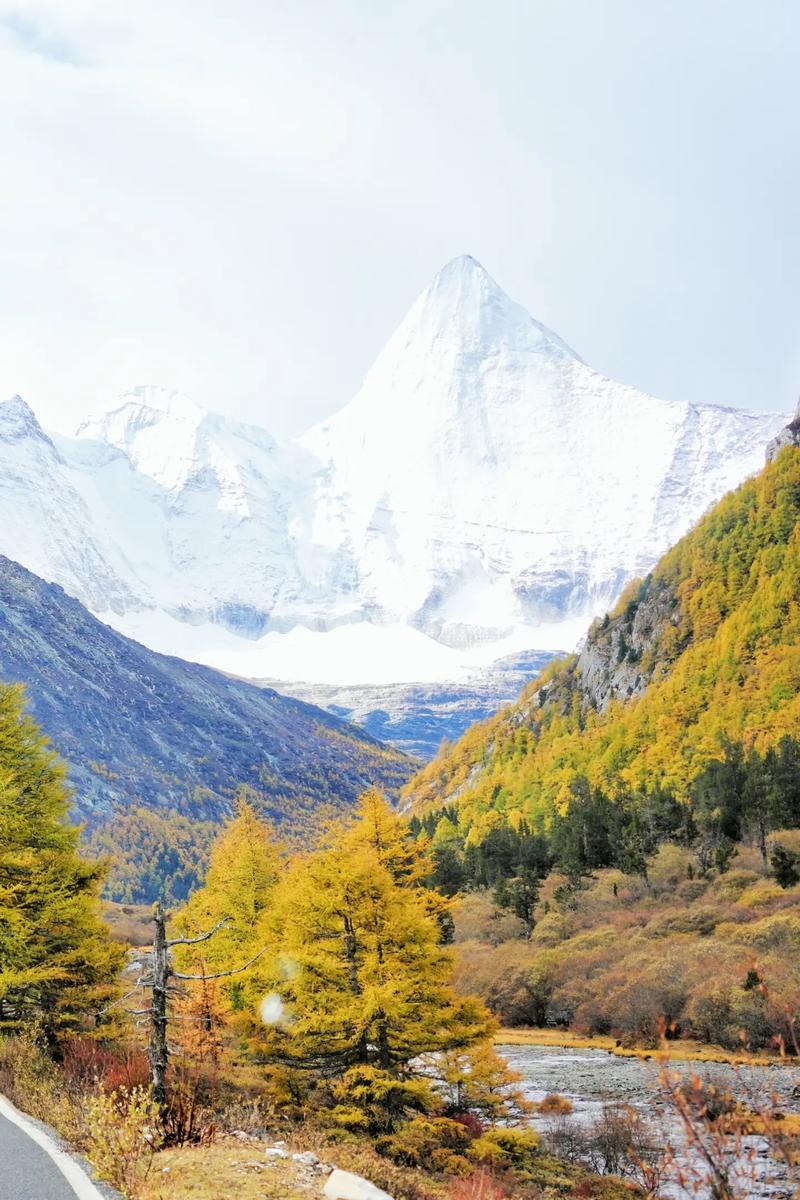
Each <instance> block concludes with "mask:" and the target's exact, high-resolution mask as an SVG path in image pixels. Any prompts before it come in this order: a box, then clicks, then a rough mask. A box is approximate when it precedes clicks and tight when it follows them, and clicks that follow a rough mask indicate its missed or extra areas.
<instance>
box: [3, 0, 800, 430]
mask: <svg viewBox="0 0 800 1200" xmlns="http://www.w3.org/2000/svg"><path fill="white" fill-rule="evenodd" d="M798 63H800V3H798V2H797V0H748V2H747V3H740V2H739V0H546V2H544V0H517V2H515V0H491V2H489V0H482V2H480V3H477V2H473V0H461V2H459V3H454V2H445V0H398V2H395V0H319V2H315V0H286V2H277V0H225V3H220V2H219V0H17V2H16V3H8V2H7V0H0V114H2V115H0V265H1V266H2V287H0V398H5V396H7V395H10V394H12V393H14V392H20V393H21V394H23V395H24V396H25V398H26V399H27V400H28V401H29V403H31V405H32V406H33V407H34V409H35V410H36V411H37V413H38V414H39V416H40V418H41V419H42V421H43V422H44V423H45V424H46V425H48V426H49V427H51V428H56V429H61V430H64V431H71V430H72V429H73V428H74V426H75V424H76V423H77V420H78V418H79V417H80V416H81V415H83V413H84V412H86V411H87V410H92V409H95V408H97V407H101V406H108V405H110V404H111V402H112V401H113V398H114V396H115V395H116V394H117V393H119V392H121V391H123V390H125V389H127V388H128V387H131V386H133V385H135V384H137V383H162V384H165V385H167V386H171V387H177V388H182V389H183V390H185V391H187V392H188V393H189V394H190V395H192V396H193V397H194V398H195V399H197V400H198V401H200V402H201V403H202V404H205V405H207V406H208V407H210V408H215V409H218V410H220V411H223V412H227V413H230V414H233V415H235V416H237V417H240V418H242V419H245V420H250V421H255V422H257V423H259V424H262V425H265V426H267V427H268V428H270V429H272V430H274V431H275V432H278V433H293V432H297V431H299V430H301V429H302V428H304V427H305V426H307V425H308V424H310V423H311V422H313V421H314V420H317V419H318V418H320V417H322V416H324V415H326V414H328V413H330V412H332V411H333V410H335V409H336V408H338V407H339V406H340V405H342V404H343V403H345V402H346V401H347V400H349V399H350V398H351V396H352V395H353V394H354V393H355V391H356V390H357V388H358V385H359V382H360V380H361V378H362V376H363V375H364V373H365V372H366V370H367V368H368V367H369V365H370V363H371V362H372V360H373V359H374V357H375V355H376V354H377V352H378V351H379V350H380V348H381V346H382V344H383V343H384V342H385V340H386V339H387V338H388V336H389V335H390V333H391V332H392V330H393V329H394V327H395V326H396V324H397V322H398V321H399V320H400V319H401V318H402V316H403V315H404V313H405V311H406V309H407V308H408V306H409V304H410V303H411V302H412V301H413V299H414V298H415V296H416V295H417V294H418V293H419V292H420V291H421V290H422V289H423V288H424V287H425V286H426V285H427V283H428V282H429V280H430V278H431V277H432V276H433V275H434V274H435V272H436V271H437V270H438V269H439V268H440V267H441V266H442V265H443V264H444V263H445V262H446V261H447V260H449V259H450V258H452V257H454V256H455V255H457V254H463V253H469V254H472V255H474V256H475V257H476V258H478V259H479V260H480V261H481V262H482V263H483V264H484V266H485V267H486V268H487V270H488V271H489V272H490V273H491V274H492V275H493V276H494V277H495V278H496V279H497V281H498V282H499V283H500V284H501V286H503V287H504V288H505V289H506V291H508V292H509V293H510V295H511V296H513V297H514V299H516V300H518V301H519V302H520V303H522V304H524V305H525V307H526V308H528V310H529V311H530V312H531V313H532V314H533V315H534V316H536V317H537V318H538V319H539V320H541V321H544V322H545V323H546V324H548V325H550V326H551V327H552V328H553V329H555V330H556V331H557V332H558V333H559V334H560V335H561V336H562V337H563V338H564V339H565V340H566V341H567V342H568V343H569V344H570V345H572V346H573V347H574V348H575V349H576V350H577V351H578V353H580V354H581V355H582V357H583V358H584V359H585V360H586V361H587V362H589V363H590V364H591V365H592V366H594V367H595V368H597V369H598V370H601V371H603V372H605V373H606V374H608V375H610V376H611V377H613V378H616V379H620V380H623V381H625V382H628V383H631V384H634V385H636V386H637V387H640V388H643V389H645V390H647V391H650V392H653V393H655V394H656V395H659V396H663V397H666V398H674V399H686V400H692V401H700V402H703V401H705V402H715V403H724V404H733V405H738V406H749V407H753V408H761V409H776V410H780V409H787V408H790V407H792V406H793V404H794V401H795V399H796V396H797V393H798V391H800V153H799V149H798V143H799V141H800V135H799V134H798V114H800V70H799V69H798Z"/></svg>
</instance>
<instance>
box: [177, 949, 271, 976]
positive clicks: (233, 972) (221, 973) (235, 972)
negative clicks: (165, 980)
mask: <svg viewBox="0 0 800 1200" xmlns="http://www.w3.org/2000/svg"><path fill="white" fill-rule="evenodd" d="M266 950H267V947H266V946H264V948H263V949H262V950H259V952H258V954H254V955H253V957H252V958H251V959H250V961H249V962H246V963H243V965H242V966H241V967H234V968H233V970H231V971H215V972H214V973H213V975H184V974H183V973H182V972H181V971H173V972H172V974H173V975H174V977H175V978H176V979H191V980H198V981H200V982H205V980H207V979H226V978H228V976H230V975H241V973H242V971H246V970H247V968H248V967H252V965H253V963H254V962H257V961H258V959H259V958H261V955H262V954H265V953H266Z"/></svg>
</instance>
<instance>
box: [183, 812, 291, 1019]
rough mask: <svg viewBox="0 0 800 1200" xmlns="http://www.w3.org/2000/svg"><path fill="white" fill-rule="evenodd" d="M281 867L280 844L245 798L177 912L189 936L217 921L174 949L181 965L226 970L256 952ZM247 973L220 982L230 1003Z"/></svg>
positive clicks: (237, 1000)
mask: <svg viewBox="0 0 800 1200" xmlns="http://www.w3.org/2000/svg"><path fill="white" fill-rule="evenodd" d="M280 869H281V848H280V845H279V844H278V843H277V842H276V840H275V837H274V833H273V831H272V828H271V826H270V825H269V824H268V823H267V822H266V821H263V820H261V819H260V818H259V817H258V815H257V813H256V811H255V809H254V808H253V807H252V805H250V804H249V803H248V802H247V801H246V800H245V799H244V798H242V797H240V798H239V800H238V802H237V809H236V815H235V817H234V818H233V820H231V821H230V822H229V823H228V824H227V825H226V826H225V827H224V829H223V830H222V831H221V833H220V834H219V836H218V837H217V840H216V842H215V843H214V845H213V847H212V849H211V858H210V861H209V867H208V874H207V875H206V879H205V883H204V884H203V886H202V887H201V888H199V889H198V890H197V891H196V892H195V893H194V895H193V896H192V897H191V898H190V900H189V902H188V903H187V904H186V905H185V907H184V908H183V909H182V910H181V912H180V913H179V914H178V916H177V918H176V920H175V922H174V926H175V929H176V931H177V932H178V933H179V934H184V935H188V936H190V937H191V936H193V935H196V934H197V933H199V932H203V931H205V930H208V929H211V928H213V927H214V926H216V925H222V928H220V930H219V932H218V933H217V934H216V935H215V936H214V937H213V938H211V939H209V940H208V941H206V942H203V943H201V944H199V945H196V946H191V945H190V946H185V947H183V948H181V949H179V950H178V951H177V953H176V962H177V964H178V966H179V967H180V968H181V969H182V970H184V971H190V972H192V973H195V974H203V973H206V972H207V971H212V972H213V971H217V970H225V969H228V968H230V967H232V966H234V965H237V964H239V963H242V962H245V961H246V960H247V959H249V958H250V957H252V955H254V954H256V953H257V952H258V951H259V950H260V949H261V948H262V946H264V945H266V943H265V941H264V940H263V939H264V938H266V937H267V936H268V935H267V933H266V932H265V930H264V928H263V921H264V914H265V912H266V910H267V908H268V904H269V901H270V899H271V897H272V893H273V890H274V888H275V884H276V882H277V879H278V875H279V872H280ZM247 979H248V977H247V976H246V975H245V976H244V977H242V978H238V977H237V978H235V979H232V980H231V981H230V982H227V983H225V984H224V985H223V987H222V989H221V990H222V992H223V993H224V994H225V995H226V996H227V998H228V1002H229V1004H230V1006H231V1007H233V1008H235V1009H241V1008H242V1007H243V1006H244V1004H245V1003H246V999H247V996H248V987H247Z"/></svg>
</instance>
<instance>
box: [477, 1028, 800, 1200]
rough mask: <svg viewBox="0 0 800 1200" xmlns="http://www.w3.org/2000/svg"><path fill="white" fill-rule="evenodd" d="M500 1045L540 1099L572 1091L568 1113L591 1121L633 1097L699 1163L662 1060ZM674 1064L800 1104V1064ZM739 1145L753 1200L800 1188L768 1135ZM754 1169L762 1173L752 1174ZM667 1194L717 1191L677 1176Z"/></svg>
mask: <svg viewBox="0 0 800 1200" xmlns="http://www.w3.org/2000/svg"><path fill="white" fill-rule="evenodd" d="M499 1050H500V1053H501V1054H502V1055H503V1056H504V1058H506V1060H507V1061H508V1063H509V1065H510V1066H512V1067H513V1068H514V1069H515V1070H516V1071H518V1072H519V1073H520V1074H521V1075H522V1076H523V1090H524V1092H525V1095H526V1096H527V1097H528V1099H530V1100H533V1101H539V1100H542V1099H544V1097H545V1096H546V1095H548V1094H549V1093H552V1092H558V1093H559V1094H560V1095H562V1096H566V1097H567V1099H568V1100H570V1102H571V1103H572V1106H573V1114H572V1116H570V1117H568V1118H567V1119H566V1120H567V1121H568V1122H575V1123H576V1124H577V1125H578V1126H579V1127H583V1128H586V1127H587V1126H589V1125H591V1124H592V1122H593V1121H594V1120H596V1119H597V1118H598V1117H600V1116H601V1115H602V1113H603V1110H604V1108H605V1106H607V1105H608V1104H610V1103H611V1104H624V1105H628V1106H630V1108H632V1109H634V1110H635V1111H636V1112H637V1113H639V1114H640V1115H641V1116H642V1118H644V1119H645V1120H646V1121H647V1122H648V1123H649V1124H650V1126H651V1127H652V1130H653V1133H654V1137H655V1139H657V1140H658V1144H660V1145H667V1144H669V1145H671V1146H673V1147H674V1148H675V1150H676V1152H677V1156H678V1161H679V1162H680V1161H683V1162H686V1161H687V1160H688V1161H690V1162H692V1163H694V1164H696V1165H699V1163H698V1159H697V1155H696V1154H692V1152H691V1151H690V1150H689V1149H687V1146H686V1142H685V1138H684V1137H683V1134H682V1130H681V1125H680V1121H679V1120H678V1118H677V1116H676V1115H675V1113H674V1111H673V1110H672V1108H671V1106H670V1105H669V1103H668V1102H667V1100H666V1098H665V1096H664V1091H663V1087H662V1086H661V1084H660V1082H659V1074H660V1072H661V1064H660V1063H659V1062H657V1061H655V1060H651V1061H645V1060H643V1059H639V1058H623V1057H621V1056H618V1055H614V1054H611V1053H609V1052H607V1051H604V1050H570V1049H562V1048H560V1047H552V1046H501V1047H499ZM670 1071H671V1072H679V1073H680V1074H681V1075H684V1076H686V1077H689V1076H699V1077H700V1078H701V1079H711V1080H713V1081H714V1082H715V1083H720V1084H722V1083H724V1085H725V1088H726V1089H727V1088H730V1091H731V1092H732V1093H733V1094H734V1095H735V1096H736V1097H737V1098H740V1099H741V1100H742V1101H743V1103H745V1104H747V1105H748V1107H750V1108H757V1107H759V1106H763V1107H764V1108H766V1109H769V1110H770V1111H772V1110H774V1109H775V1108H776V1107H777V1108H779V1109H780V1111H782V1112H784V1113H796V1112H799V1111H800V1103H799V1102H798V1099H797V1098H796V1097H795V1096H793V1088H794V1087H795V1086H796V1084H797V1080H798V1072H796V1071H794V1070H792V1069H791V1068H789V1067H784V1066H780V1065H776V1066H772V1067H770V1066H766V1065H765V1066H744V1067H733V1066H730V1065H729V1064H726V1063H695V1062H691V1063H672V1064H670ZM534 1124H535V1125H536V1126H537V1128H539V1129H540V1130H541V1131H542V1132H545V1133H546V1132H547V1127H548V1120H547V1119H546V1118H540V1117H537V1118H535V1119H534ZM739 1151H740V1152H739V1156H738V1159H734V1157H733V1154H732V1157H731V1161H732V1163H733V1168H734V1175H735V1176H738V1177H739V1188H740V1191H739V1192H738V1193H737V1194H740V1195H742V1196H747V1197H752V1198H753V1200H756V1198H765V1197H770V1198H772V1200H777V1198H778V1197H787V1196H792V1195H794V1194H795V1193H794V1191H793V1189H792V1186H791V1185H790V1184H789V1182H788V1180H787V1171H786V1167H785V1165H784V1164H783V1163H780V1162H777V1161H776V1160H775V1159H774V1158H772V1157H771V1156H770V1152H769V1147H768V1145H767V1143H766V1141H765V1140H764V1139H763V1138H761V1137H755V1136H753V1137H745V1138H744V1139H742V1142H741V1146H740V1148H739ZM751 1175H754V1176H755V1178H754V1179H751V1178H750V1176H751ZM745 1178H746V1179H747V1182H746V1183H745V1182H743V1180H744V1179H745ZM659 1194H660V1195H663V1196H665V1197H669V1198H674V1200H683V1198H684V1197H686V1196H687V1195H689V1194H691V1195H694V1196H698V1195H699V1196H709V1195H710V1190H709V1189H708V1188H704V1189H702V1190H701V1191H699V1192H694V1193H688V1192H686V1191H684V1189H683V1188H682V1187H680V1186H679V1185H678V1184H677V1183H676V1182H675V1181H674V1180H672V1181H671V1182H668V1183H665V1184H664V1185H663V1186H662V1189H661V1191H660V1193H659Z"/></svg>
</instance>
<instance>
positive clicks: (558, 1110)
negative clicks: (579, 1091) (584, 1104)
mask: <svg viewBox="0 0 800 1200" xmlns="http://www.w3.org/2000/svg"><path fill="white" fill-rule="evenodd" d="M536 1108H537V1109H538V1111H539V1112H540V1113H541V1115H542V1116H543V1117H549V1116H569V1114H570V1113H571V1112H572V1101H571V1100H568V1099H567V1097H566V1096H561V1095H559V1093H558V1092H550V1093H549V1095H547V1096H545V1098H544V1099H543V1100H540V1101H539V1103H538V1104H537V1105H536Z"/></svg>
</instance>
